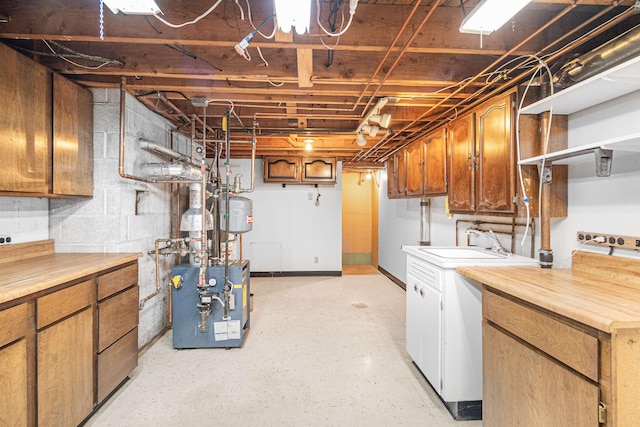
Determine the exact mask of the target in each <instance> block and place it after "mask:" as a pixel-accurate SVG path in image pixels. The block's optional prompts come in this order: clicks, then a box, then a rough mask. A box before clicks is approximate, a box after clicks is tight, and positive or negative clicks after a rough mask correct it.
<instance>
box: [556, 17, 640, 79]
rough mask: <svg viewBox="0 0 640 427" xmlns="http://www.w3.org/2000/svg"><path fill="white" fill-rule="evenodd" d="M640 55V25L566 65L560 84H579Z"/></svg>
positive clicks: (563, 68)
mask: <svg viewBox="0 0 640 427" xmlns="http://www.w3.org/2000/svg"><path fill="white" fill-rule="evenodd" d="M639 53H640V25H638V26H636V27H634V28H632V29H630V30H629V31H627V32H626V33H624V34H621V35H619V36H618V37H616V38H614V39H613V40H610V41H609V42H607V43H605V44H603V45H602V46H600V47H598V48H596V49H594V50H592V51H590V52H589V53H586V54H584V55H582V56H580V57H579V58H576V59H574V60H572V61H570V62H568V63H567V64H565V65H564V66H563V67H562V69H561V70H560V75H559V77H558V83H560V84H561V85H562V84H566V83H577V82H580V81H582V80H584V79H587V78H589V77H591V76H594V75H596V74H598V73H599V72H600V71H602V70H605V69H607V68H611V67H613V66H615V65H617V64H619V63H620V62H622V61H624V60H627V59H629V58H632V57H634V56H637V55H638V54H639Z"/></svg>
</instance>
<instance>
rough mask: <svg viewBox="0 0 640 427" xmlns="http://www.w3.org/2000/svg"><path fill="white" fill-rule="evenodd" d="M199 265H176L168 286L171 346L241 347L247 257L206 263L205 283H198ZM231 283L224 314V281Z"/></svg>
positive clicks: (245, 311)
mask: <svg viewBox="0 0 640 427" xmlns="http://www.w3.org/2000/svg"><path fill="white" fill-rule="evenodd" d="M199 273H200V267H199V266H197V265H191V264H181V265H177V266H175V267H174V268H173V269H172V274H173V276H172V282H173V285H174V286H173V287H172V290H171V296H172V308H171V310H172V311H171V313H172V316H173V347H174V348H180V349H182V348H213V347H222V348H230V347H242V344H243V343H244V340H245V338H246V336H247V334H248V333H249V324H250V322H249V316H250V300H249V298H250V289H249V282H250V280H249V261H246V260H245V261H235V262H232V263H230V264H229V269H228V277H227V278H225V266H224V265H216V266H211V267H207V270H206V274H205V286H201V287H199V286H198V276H199ZM227 282H228V284H229V286H230V287H231V290H230V293H229V303H228V306H227V310H226V311H227V313H226V314H227V316H226V318H225V307H224V306H225V292H224V286H225V283H227Z"/></svg>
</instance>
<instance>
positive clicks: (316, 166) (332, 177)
mask: <svg viewBox="0 0 640 427" xmlns="http://www.w3.org/2000/svg"><path fill="white" fill-rule="evenodd" d="M301 163H302V177H301V179H300V181H301V182H311V183H314V182H327V183H335V182H336V159H335V158H308V157H303V158H302V162H301Z"/></svg>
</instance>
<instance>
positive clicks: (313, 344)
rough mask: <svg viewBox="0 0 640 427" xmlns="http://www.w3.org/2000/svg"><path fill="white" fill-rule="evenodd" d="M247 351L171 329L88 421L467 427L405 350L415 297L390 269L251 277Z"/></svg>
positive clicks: (120, 425)
mask: <svg viewBox="0 0 640 427" xmlns="http://www.w3.org/2000/svg"><path fill="white" fill-rule="evenodd" d="M251 292H252V293H253V294H254V310H253V312H252V313H251V331H250V333H249V335H248V337H247V339H246V341H245V344H244V346H243V347H242V348H235V349H230V350H224V349H197V350H174V349H173V348H172V346H171V332H169V333H167V334H166V335H165V336H163V337H162V338H161V339H160V340H159V341H157V342H156V343H155V344H154V345H153V346H152V347H151V348H150V349H149V350H147V351H146V352H145V353H144V354H143V355H142V357H141V358H140V361H139V366H138V368H137V369H136V370H135V371H134V373H133V375H132V378H131V380H130V381H128V382H127V383H125V384H124V386H123V387H122V388H121V389H120V390H119V391H118V392H117V393H116V394H114V395H113V396H112V397H111V399H110V400H109V401H108V402H107V403H106V404H105V405H104V406H103V407H102V408H101V409H100V411H98V412H97V413H96V414H95V415H94V416H93V417H92V418H91V419H89V421H88V422H87V424H86V425H87V426H117V427H125V426H234V427H235V426H367V427H370V426H394V427H396V426H429V427H442V426H458V427H479V426H481V425H482V423H481V422H480V421H466V422H461V421H454V420H453V419H452V418H451V416H450V415H449V413H448V412H447V410H446V409H445V407H444V405H443V404H442V403H441V402H440V400H438V398H437V396H436V395H435V393H434V392H433V391H432V389H431V387H430V386H429V384H428V383H427V382H426V380H425V379H424V378H423V377H422V375H421V374H420V373H419V372H418V371H417V368H416V367H415V365H413V363H412V362H411V359H410V358H409V356H408V355H407V353H406V351H405V339H404V337H405V328H404V323H405V294H404V291H403V290H402V289H400V288H399V287H398V286H397V285H395V284H394V283H392V282H391V281H389V280H388V279H387V278H386V277H385V276H383V275H381V274H376V275H354V276H342V277H287V278H251Z"/></svg>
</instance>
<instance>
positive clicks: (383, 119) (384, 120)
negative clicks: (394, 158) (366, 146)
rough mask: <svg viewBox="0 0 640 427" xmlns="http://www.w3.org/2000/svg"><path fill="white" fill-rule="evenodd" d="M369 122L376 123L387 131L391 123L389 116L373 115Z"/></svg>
mask: <svg viewBox="0 0 640 427" xmlns="http://www.w3.org/2000/svg"><path fill="white" fill-rule="evenodd" d="M369 121H370V122H373V123H378V124H379V125H380V127H381V128H383V129H388V128H389V123H391V114H373V115H371V117H369ZM372 136H373V135H372Z"/></svg>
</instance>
